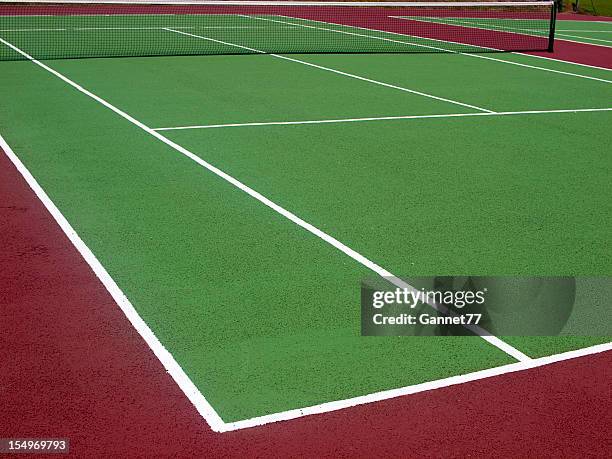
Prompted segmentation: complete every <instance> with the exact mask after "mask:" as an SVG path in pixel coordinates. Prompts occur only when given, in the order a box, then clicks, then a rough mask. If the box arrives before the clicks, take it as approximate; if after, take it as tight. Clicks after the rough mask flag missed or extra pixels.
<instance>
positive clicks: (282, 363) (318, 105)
mask: <svg viewBox="0 0 612 459" xmlns="http://www.w3.org/2000/svg"><path fill="white" fill-rule="evenodd" d="M392 16H395V14H386V12H385V18H386V19H385V21H388V24H390V25H389V31H386V30H384V29H380V28H379V29H371V28H368V27H367V26H365V25H364V26H359V25H356V24H351V25H346V24H337V23H333V22H331V21H322V20H320V19H305V18H304V17H288V16H287V15H285V14H283V15H280V14H279V15H273V14H265V15H263V14H259V15H257V14H255V15H251V16H249V15H248V14H242V13H237V14H224V15H221V17H215V18H214V21H210V22H206V21H202V20H201V18H200V17H191V16H184V15H179V14H177V15H174V16H169V15H159V16H155V17H153V16H146V15H144V14H141V15H140V16H139V15H135V14H125V15H121V16H120V17H116V16H113V15H94V16H93V17H89V18H88V19H87V25H86V26H85V27H82V30H81V29H80V24H82V23H83V22H82V21H83V19H82V16H75V15H68V16H66V17H63V18H60V19H61V20H62V25H61V26H58V17H57V16H48V15H44V14H43V15H41V16H39V17H37V18H33V17H31V16H30V17H28V16H27V15H26V16H22V17H20V18H17V19H16V20H15V19H13V22H11V24H10V25H9V27H4V26H3V27H0V29H2V31H0V46H1V47H2V49H1V50H0V55H2V56H4V57H5V58H6V59H7V60H6V61H3V62H0V73H1V75H2V80H3V81H2V85H0V119H1V121H2V123H1V127H0V135H1V136H2V137H1V139H2V140H1V143H0V147H2V149H4V150H5V152H6V153H7V154H9V156H10V157H11V159H12V161H13V162H14V163H15V164H16V165H17V166H18V167H19V168H20V171H21V173H22V174H23V175H24V176H25V177H26V178H28V179H29V183H30V185H31V186H33V188H34V190H35V191H36V192H37V194H38V196H39V197H40V198H41V199H42V200H43V202H44V203H45V205H46V206H47V207H48V208H49V209H50V210H51V211H52V213H53V214H54V217H55V218H56V219H57V220H58V222H60V224H61V225H62V228H63V229H64V231H66V232H67V234H68V235H69V236H70V237H71V239H72V241H73V243H75V244H76V245H77V247H78V248H79V250H80V251H81V252H82V253H83V254H84V256H85V257H86V260H87V261H88V263H89V264H90V266H91V267H92V269H93V270H94V271H95V272H96V274H97V275H98V277H100V279H101V281H102V282H103V283H104V285H105V286H106V287H107V288H108V290H109V291H110V292H111V294H113V296H114V298H115V299H116V300H117V302H118V304H119V306H120V307H121V308H122V310H123V311H124V312H125V314H126V315H127V316H128V318H129V319H130V321H131V322H132V324H133V325H134V327H135V328H136V329H137V330H138V332H139V333H140V334H141V335H142V336H143V338H144V339H145V340H146V341H147V343H148V344H149V346H150V347H151V348H152V349H153V351H154V352H155V353H156V355H157V357H158V358H159V359H160V360H161V361H162V363H163V364H164V366H165V367H166V369H167V370H168V371H169V373H170V374H171V375H172V377H173V378H174V379H175V380H176V382H177V384H179V386H180V387H181V389H182V390H183V391H184V392H185V393H186V395H187V396H188V397H189V398H190V400H191V401H192V402H193V403H194V405H195V406H196V408H197V409H198V410H199V411H200V413H201V414H202V415H203V416H204V418H205V419H206V421H207V422H208V423H209V424H210V425H211V427H212V428H213V429H215V430H219V431H224V430H235V429H240V428H244V427H252V426H256V425H258V424H263V423H267V422H272V421H277V420H282V419H289V418H292V417H298V416H301V415H303V414H308V413H309V409H305V410H304V408H306V407H315V408H313V409H312V410H311V412H322V411H330V410H333V409H336V406H337V407H340V408H342V407H345V406H350V405H351V404H358V403H365V402H370V401H376V399H377V397H378V398H380V399H383V398H389V397H392V396H395V395H402V394H407V393H411V391H419V390H425V389H432V388H435V387H436V385H439V386H443V385H449V384H455V383H459V382H463V381H464V380H470V378H473V379H480V378H483V377H486V376H490V375H493V374H499V376H497V377H501V378H503V377H505V376H507V375H503V374H501V373H507V372H510V371H516V370H525V371H529V368H531V367H535V366H539V365H543V364H546V363H550V362H553V361H555V359H563V358H569V357H570V356H575V355H582V354H581V353H583V354H588V353H592V352H601V351H602V350H608V349H610V348H611V345H610V338H609V336H576V335H575V334H572V335H567V336H555V337H508V338H503V339H500V338H496V337H488V339H483V338H482V337H479V336H452V337H442V336H436V337H427V338H425V337H385V338H378V337H374V338H369V337H362V336H360V334H359V326H360V317H359V312H360V311H359V301H360V298H359V295H360V290H359V285H360V282H361V280H362V279H364V278H366V277H368V276H371V275H382V276H427V275H456V274H458V273H470V274H472V275H532V276H536V275H565V276H580V275H591V276H608V275H610V272H611V270H610V268H611V266H612V252H611V251H610V244H609V242H610V228H611V227H612V212H611V208H610V199H609V198H610V194H611V191H612V187H611V184H610V180H609V178H610V173H611V169H612V160H611V159H610V155H609V152H610V132H609V128H610V126H611V125H612V72H611V71H610V70H609V69H605V68H598V67H594V66H587V65H578V64H574V63H571V62H563V61H561V60H557V59H547V58H542V57H539V56H534V55H529V54H523V53H511V52H506V53H498V52H480V51H490V49H488V48H490V47H489V46H486V45H483V46H482V49H474V48H475V47H476V45H475V44H474V43H473V42H471V41H470V40H467V41H466V42H463V41H462V40H461V39H460V38H457V39H456V40H452V39H451V37H448V39H444V38H442V37H441V36H435V37H434V36H432V35H429V36H410V35H403V34H400V33H398V32H395V31H394V29H393V27H397V26H396V25H392V24H397V23H400V22H401V19H399V18H397V17H392ZM409 17H410V16H404V18H409ZM66 20H68V23H67V22H66ZM532 20H533V19H532ZM457 21H463V22H466V21H467V22H469V23H470V24H469V25H468V26H467V27H464V24H462V25H461V26H459V28H460V29H465V30H468V31H469V30H470V29H473V25H474V24H476V22H475V21H479V22H478V24H477V26H478V27H479V28H478V30H479V31H480V32H482V31H483V30H484V31H485V33H489V32H492V33H496V32H497V31H499V30H501V31H503V33H504V34H506V33H508V32H509V31H510V30H509V29H510V28H512V27H513V26H511V25H508V24H507V23H504V24H503V25H499V23H495V24H493V25H491V24H492V23H493V21H491V20H489V22H487V19H486V18H484V19H483V18H478V19H473V18H472V19H470V18H469V17H465V16H464V17H462V19H458V18H451V19H449V18H445V17H443V18H439V19H436V20H434V19H431V20H430V19H424V18H420V19H419V20H418V21H416V22H422V23H424V24H427V25H431V24H432V23H436V22H437V23H439V24H440V25H442V26H446V25H449V24H450V25H451V26H452V27H457V24H456V22H457ZM481 21H485V22H484V24H485V26H484V28H483V26H481V24H482V22H481ZM509 21H510V19H509ZM540 21H541V24H540V26H538V30H540V31H541V33H540V32H538V33H537V34H535V35H528V36H529V37H530V39H531V38H533V39H534V40H546V39H547V38H548V22H546V21H544V20H543V19H540ZM0 22H2V19H1V16H0ZM567 22H568V23H567V24H564V21H558V23H557V33H558V36H557V39H562V38H563V34H566V33H567V34H570V35H576V37H572V38H571V39H572V40H574V39H576V40H582V41H584V42H593V43H595V42H596V43H600V42H604V40H605V39H606V38H605V34H606V33H608V32H612V25H610V24H612V23H610V22H607V23H605V22H602V23H584V24H575V23H572V21H567ZM576 22H579V21H576ZM109 24H110V25H109ZM134 24H136V25H134ZM385 24H387V22H385ZM496 24H497V25H496ZM136 27H139V28H138V29H136ZM522 28H524V27H522ZM85 29H87V30H85ZM578 29H580V30H583V31H584V32H574V30H578ZM237 31H238V32H237ZM448 33H449V31H448V30H445V31H444V32H443V34H444V35H445V36H446V34H448ZM466 33H470V32H466ZM58 35H59V36H60V37H62V38H57V37H58ZM504 36H505V35H504ZM577 36H580V37H582V38H580V39H579V38H577ZM89 37H91V38H89ZM279 37H285V38H286V43H289V45H288V46H285V47H284V48H283V49H279V50H278V51H275V50H274V49H270V46H271V45H270V43H274V44H276V43H278V41H277V40H279ZM296 37H297V38H296ZM487 37H489V36H488V35H487ZM600 37H602V38H600ZM567 38H570V36H569V35H568V37H567ZM236 39H240V40H241V41H232V40H236ZM281 39H282V38H281ZM611 39H612V35H611ZM54 40H55V41H54ZM62 40H65V42H66V43H72V44H73V45H74V44H75V43H77V44H79V47H76V46H72V47H71V46H70V45H69V46H68V47H66V46H62V47H58V48H57V49H52V50H50V51H49V50H47V51H46V52H47V54H43V55H41V54H40V53H41V52H42V51H41V49H42V48H41V47H40V46H41V45H42V44H44V43H49V42H52V43H59V42H62ZM343 40H346V41H343ZM100 43H102V48H104V50H103V54H104V56H101V55H100V52H101V51H100V49H101V48H100ZM119 43H120V44H122V45H123V46H125V48H123V49H119V48H118V47H117V44H119ZM487 43H489V42H488V41H487ZM321 44H324V45H323V48H320V49H319V52H314V53H313V52H306V49H305V48H306V47H309V46H310V47H314V46H321ZM325 44H327V45H329V47H328V48H325ZM604 44H605V43H604ZM204 45H205V46H212V47H213V48H214V50H213V51H209V53H208V55H179V56H156V57H143V56H147V55H152V54H155V52H154V51H153V50H154V49H160V48H162V49H180V50H183V49H189V50H192V51H193V52H191V51H189V52H186V53H178V54H198V50H199V49H200V48H199V47H200V46H204ZM523 45H524V43H520V45H519V47H522V46H523ZM404 47H406V48H410V49H411V50H412V51H414V50H416V51H427V52H404V49H403V48H404ZM359 49H366V50H368V51H369V52H359ZM200 52H201V51H200ZM37 53H39V54H37ZM54 53H55V54H54ZM113 53H116V54H117V55H119V54H122V55H123V57H121V58H107V57H106V56H109V55H114V54H113ZM126 54H127V55H126ZM90 56H93V57H90ZM54 57H55V58H54ZM61 57H88V58H86V59H64V58H61ZM29 174H31V176H30V175H29ZM64 219H65V220H64ZM72 230H73V231H72ZM71 231H72V232H71ZM593 319H594V321H595V322H596V321H597V318H593ZM599 320H601V318H599ZM591 325H592V324H591ZM570 326H575V327H580V326H581V324H570ZM572 352H574V353H577V354H572ZM488 372H490V373H488ZM470 375H472V376H470ZM453 378H455V379H453ZM394 390H397V392H393V391H394ZM385 391H391V392H385ZM377 394H378V395H377ZM368 397H369V398H368ZM332 402H335V403H338V405H334V404H333V403H332Z"/></svg>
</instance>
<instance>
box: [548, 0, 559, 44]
mask: <svg viewBox="0 0 612 459" xmlns="http://www.w3.org/2000/svg"><path fill="white" fill-rule="evenodd" d="M558 1H559V0H556V1H555V2H554V3H553V5H552V8H551V9H550V29H549V32H548V52H549V53H552V52H553V51H554V48H555V25H556V23H557V2H558Z"/></svg>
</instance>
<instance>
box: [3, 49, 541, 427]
mask: <svg viewBox="0 0 612 459" xmlns="http://www.w3.org/2000/svg"><path fill="white" fill-rule="evenodd" d="M0 43H3V44H5V45H6V46H8V47H9V48H11V49H13V50H14V51H16V52H18V53H19V54H21V55H22V56H24V57H25V58H26V59H29V60H30V61H31V62H32V63H34V64H36V65H37V66H39V67H40V68H42V69H44V70H46V71H47V72H49V73H50V74H52V75H54V76H55V77H57V78H59V79H60V80H62V81H63V82H65V83H67V84H68V85H70V86H71V87H73V88H74V89H76V90H77V91H79V92H81V93H82V94H84V95H86V96H88V97H90V98H91V99H93V100H95V101H96V102H98V103H99V104H101V105H103V106H104V107H106V108H108V109H109V110H111V111H113V112H114V113H116V114H117V115H119V116H120V117H122V118H124V119H125V120H127V121H129V122H130V123H132V124H134V125H135V126H137V127H138V128H140V129H142V130H143V131H145V132H146V133H148V134H150V135H151V136H152V137H155V138H156V139H157V140H159V141H161V142H163V143H164V144H166V145H168V146H169V147H171V148H172V149H174V150H176V151H177V152H179V153H181V154H182V155H184V156H186V157H188V158H189V159H191V160H193V161H194V162H195V163H197V164H199V165H200V166H202V167H204V168H205V169H207V170H208V171H210V172H212V173H213V174H215V175H217V176H218V177H220V178H221V179H223V180H225V181H227V182H228V183H230V184H231V185H233V186H235V187H236V188H238V189H240V190H242V191H243V192H245V193H246V194H248V195H249V196H251V197H252V198H254V199H256V200H257V201H259V202H260V203H262V204H264V205H265V206H267V207H269V208H270V209H272V210H274V211H275V212H277V213H278V214H280V215H282V216H283V217H285V218H287V219H288V220H290V221H292V222H293V223H295V224H296V225H298V226H300V227H301V228H303V229H305V230H306V231H308V232H310V233H311V234H313V235H314V236H317V237H319V238H320V239H322V240H323V241H325V242H327V243H328V244H330V245H331V246H333V247H335V248H336V249H338V250H339V251H341V252H343V253H344V254H346V255H347V256H349V257H350V258H352V259H353V260H355V261H356V262H358V263H360V264H362V265H363V266H365V267H366V268H368V269H370V270H372V271H373V272H375V273H376V274H378V275H379V276H381V277H385V278H388V280H389V282H391V283H392V284H394V285H395V286H397V287H399V288H403V289H408V290H409V291H414V292H416V289H415V288H414V287H412V286H410V285H409V284H407V283H406V282H404V281H402V280H401V279H399V278H398V277H396V276H394V275H393V274H392V273H390V272H389V271H387V270H385V269H383V268H382V267H380V266H379V265H377V264H375V263H374V262H372V261H371V260H369V259H367V258H366V257H364V256H363V255H361V254H360V253H358V252H356V251H355V250H353V249H351V248H349V247H348V246H346V245H344V244H343V243H342V242H340V241H339V240H337V239H335V238H334V237H333V236H330V235H329V234H327V233H325V232H323V231H322V230H320V229H319V228H317V227H315V226H314V225H312V224H310V223H308V222H306V221H305V220H302V219H301V218H300V217H298V216H297V215H295V214H293V213H292V212H290V211H288V210H286V209H285V208H283V207H281V206H280V205H278V204H276V203H275V202H273V201H271V200H270V199H268V198H267V197H265V196H264V195H262V194H261V193H259V192H257V191H255V190H254V189H252V188H250V187H249V186H247V185H245V184H244V183H242V182H240V181H239V180H238V179H236V178H234V177H232V176H231V175H229V174H227V173H225V172H224V171H222V170H221V169H219V168H217V167H215V166H213V165H212V164H210V163H208V162H206V161H204V160H203V159H202V158H200V157H199V156H197V155H196V154H194V153H192V152H191V151H189V150H187V149H186V148H184V147H182V146H181V145H179V144H177V143H175V142H173V141H171V140H170V139H168V138H167V137H164V136H163V135H162V134H160V133H158V132H156V131H154V130H152V129H151V128H149V127H148V126H146V125H145V124H143V123H142V122H140V121H138V120H137V119H135V118H134V117H132V116H130V115H129V114H127V113H126V112H124V111H122V110H121V109H119V108H117V107H115V106H114V105H112V104H111V103H110V102H107V101H106V100H104V99H102V98H101V97H99V96H97V95H96V94H94V93H92V92H90V91H88V90H87V89H85V88H83V87H82V86H80V85H79V84H77V83H75V82H74V81H72V80H71V79H69V78H68V77H66V76H65V75H63V74H62V73H60V72H58V71H57V70H54V69H53V68H51V67H49V66H48V65H46V64H43V63H42V62H40V61H38V60H36V59H34V58H33V57H32V56H30V55H29V54H27V53H26V52H25V51H23V50H21V49H19V48H17V47H16V46H14V45H13V44H11V43H9V42H7V41H6V40H4V39H2V38H0ZM1 146H5V147H7V149H9V150H10V148H9V147H8V145H7V144H6V142H4V140H2V144H1ZM12 159H14V160H15V161H16V164H20V169H19V170H20V172H21V173H22V175H24V177H29V179H30V181H29V182H28V183H30V184H31V186H33V185H35V186H36V187H37V188H36V190H35V191H37V192H38V193H37V195H39V197H40V196H42V197H43V198H44V199H45V201H44V203H45V205H46V206H48V207H47V208H49V209H54V210H53V212H54V213H53V214H52V215H53V216H54V218H56V220H57V221H58V223H60V222H61V223H60V226H61V227H62V229H63V230H64V232H65V233H66V234H67V235H68V237H69V238H70V240H71V241H72V243H73V244H74V245H75V247H77V249H79V251H80V252H81V254H82V255H83V257H84V258H86V260H87V262H88V263H89V265H90V266H91V267H92V269H93V270H94V272H95V273H96V275H97V276H98V277H99V278H100V279H101V281H102V282H103V284H104V286H105V287H106V288H107V290H108V291H109V292H110V293H111V295H113V298H114V299H115V301H117V303H118V304H119V305H120V307H121V309H122V311H123V312H124V314H126V317H128V319H129V320H130V322H131V323H132V324H133V326H134V328H135V329H136V330H137V331H138V332H139V333H140V335H141V336H142V337H143V339H144V340H145V342H146V343H147V344H148V345H149V346H150V347H151V349H152V350H153V352H154V353H155V355H156V356H157V357H158V359H159V360H160V361H161V362H162V364H163V365H164V367H165V368H166V369H167V371H168V373H170V375H171V376H172V377H173V379H174V380H175V381H176V382H177V384H178V385H179V387H180V388H181V390H183V392H184V393H185V394H186V395H187V397H188V398H189V400H190V401H191V402H192V403H193V405H194V406H195V407H196V409H197V410H198V412H199V413H200V414H201V415H202V417H204V419H205V420H206V421H207V422H208V424H209V425H210V427H211V428H212V429H213V430H215V431H218V432H222V431H227V430H231V429H229V428H228V427H227V426H228V424H226V423H224V422H223V421H222V420H221V418H220V416H219V415H218V414H217V412H216V411H215V410H214V409H213V407H212V406H211V405H210V403H209V402H208V401H207V400H206V398H205V397H204V395H203V394H202V393H201V392H200V391H199V390H198V388H197V387H196V386H195V385H194V384H193V382H192V381H191V380H190V379H189V377H188V376H187V375H186V374H185V373H184V371H183V370H182V368H181V367H180V366H179V365H178V363H177V362H176V361H175V360H174V358H173V357H172V355H171V354H170V353H169V352H168V351H167V350H166V349H165V348H164V347H163V346H162V345H161V343H160V342H159V340H158V339H157V338H156V337H155V335H154V334H153V332H152V331H151V330H150V329H149V328H148V326H147V325H146V323H145V322H144V321H143V320H142V318H140V316H139V315H138V313H137V312H136V310H135V309H134V307H133V306H132V304H131V303H130V302H129V300H128V299H127V297H126V296H125V295H124V294H123V292H122V291H121V290H120V289H119V287H118V286H117V284H116V283H115V282H114V281H113V279H112V278H111V277H110V275H109V274H108V273H107V272H106V270H105V269H104V267H103V266H102V265H101V264H100V262H99V261H98V260H97V259H96V257H95V256H94V255H93V253H92V252H91V250H89V248H88V247H87V246H86V245H85V244H84V243H83V241H82V240H81V239H80V237H79V236H78V235H77V234H76V232H75V231H74V229H73V228H72V227H71V226H70V225H69V223H68V222H67V221H66V219H65V218H64V217H63V216H62V215H61V213H60V212H59V210H58V209H57V207H55V205H54V204H53V203H52V202H51V200H50V199H49V198H48V196H47V195H46V194H45V193H44V191H43V190H42V188H40V186H38V184H37V183H36V181H35V179H34V177H33V176H32V175H31V174H30V173H29V171H27V169H26V168H25V166H24V165H23V164H21V161H19V159H18V158H17V156H16V155H15V154H14V153H13V154H12ZM43 198H41V200H42V199H43ZM428 304H429V305H430V306H432V307H433V308H434V309H439V307H438V305H436V304H435V303H428ZM467 328H470V329H471V330H472V331H476V329H475V328H473V327H467ZM481 338H482V339H484V340H485V341H487V342H488V343H489V344H491V345H493V346H495V347H497V348H498V349H500V350H501V351H503V352H505V353H506V354H508V355H509V356H511V357H512V358H514V359H515V360H518V361H519V362H522V363H526V362H531V361H532V359H531V358H530V357H528V356H527V355H525V354H523V353H522V352H521V351H519V350H518V349H516V348H514V347H512V346H511V345H509V344H508V343H506V342H504V341H502V340H501V339H499V338H497V337H495V336H481Z"/></svg>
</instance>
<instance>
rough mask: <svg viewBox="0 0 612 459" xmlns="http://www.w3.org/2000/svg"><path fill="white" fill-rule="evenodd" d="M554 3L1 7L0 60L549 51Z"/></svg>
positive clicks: (47, 4)
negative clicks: (257, 54) (271, 54)
mask: <svg viewBox="0 0 612 459" xmlns="http://www.w3.org/2000/svg"><path fill="white" fill-rule="evenodd" d="M554 24H555V8H554V2H553V1H537V2H440V3H437V2H436V3H430V2H427V3H423V2H417V3H412V2H411V3H407V2H368V1H364V2H353V1H351V2H311V1H304V2H294V1H231V0H230V1H201V2H180V1H177V2H156V1H153V2H150V1H149V2H141V1H136V0H135V1H124V2H105V1H95V2H89V3H88V2H42V1H39V2H21V1H3V0H1V1H0V60H21V59H29V58H34V59H66V58H89V57H129V56H172V55H213V54H254V53H255V54H256V53H283V54H289V53H418V52H430V53H431V52H491V51H537V50H548V51H552V48H553V40H554Z"/></svg>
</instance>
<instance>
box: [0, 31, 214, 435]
mask: <svg viewBox="0 0 612 459" xmlns="http://www.w3.org/2000/svg"><path fill="white" fill-rule="evenodd" d="M0 42H2V43H4V44H7V42H5V41H4V40H3V39H2V38H0ZM9 46H10V45H9ZM13 49H15V48H13ZM15 50H16V51H17V49H15ZM17 52H19V51H17ZM30 60H32V59H30ZM32 62H35V61H34V60H32ZM38 64H39V65H41V66H43V64H40V63H38ZM43 68H45V67H43ZM49 70H50V69H49ZM52 73H53V71H52ZM0 149H2V150H4V152H5V153H6V155H7V156H8V158H9V159H10V160H11V162H12V163H13V164H14V165H15V167H16V168H17V170H18V171H19V173H20V174H21V175H22V176H23V178H24V179H25V181H26V182H27V183H28V185H29V186H30V188H31V189H32V191H34V193H35V194H36V196H37V197H38V199H40V201H41V202H42V203H43V205H44V206H45V207H46V208H47V210H48V211H49V213H50V214H51V216H52V217H53V219H54V220H55V221H56V222H57V224H58V225H59V226H60V228H61V229H62V231H63V232H64V234H65V235H66V236H67V237H68V239H69V240H70V242H71V243H72V245H74V247H75V248H76V249H77V250H78V251H79V253H80V254H81V256H82V257H83V259H84V260H85V261H86V262H87V264H88V265H89V267H90V268H91V270H92V271H93V272H94V274H95V275H96V277H97V278H98V279H100V282H102V285H104V287H105V288H106V290H107V291H108V292H109V293H110V295H111V296H112V297H113V299H114V300H115V302H116V303H117V305H118V306H119V308H121V310H122V311H123V313H124V314H125V316H126V317H127V318H128V320H129V321H130V323H131V324H132V326H133V327H134V328H135V329H136V331H137V332H138V333H139V334H140V336H142V338H143V339H144V340H145V342H146V343H147V345H148V346H149V347H150V348H151V350H152V351H153V353H154V354H155V356H156V357H157V358H158V360H159V361H160V362H161V364H162V365H163V366H164V368H165V369H166V371H167V372H168V373H169V374H170V376H171V377H172V379H174V381H175V382H176V384H177V385H178V386H179V387H180V388H181V390H182V391H183V393H184V394H185V395H186V396H187V398H188V399H189V400H190V401H191V403H192V404H193V405H194V406H195V408H196V409H197V410H198V413H200V415H201V416H202V417H203V418H204V419H206V422H207V423H208V425H210V428H211V429H213V430H215V431H217V432H220V431H222V430H223V429H224V426H225V423H224V422H223V420H222V419H221V417H220V416H219V415H218V414H217V412H216V411H215V410H214V408H213V407H212V406H211V405H210V403H208V401H207V400H206V399H205V398H204V396H203V395H202V394H201V393H200V390H199V389H198V388H197V387H196V386H195V384H193V382H192V381H191V379H189V377H188V376H187V374H185V372H184V371H183V369H182V368H181V366H180V365H179V364H178V363H177V361H176V360H175V359H174V357H173V356H172V354H170V352H168V350H167V349H166V348H165V347H164V345H163V344H162V343H161V342H160V341H159V339H158V338H157V336H155V333H153V331H152V330H151V329H150V328H149V326H148V325H147V323H146V322H145V321H144V320H143V319H142V317H140V315H139V314H138V312H136V309H135V308H134V306H133V305H132V303H131V302H130V300H129V299H128V298H127V297H126V296H125V294H124V293H123V291H122V290H121V288H119V286H118V285H117V283H116V282H115V281H114V280H113V278H112V277H111V276H110V274H109V273H108V271H106V269H105V268H104V266H102V264H101V263H100V261H99V260H98V259H97V258H96V256H95V255H94V253H93V252H92V251H91V249H90V248H89V247H87V245H86V244H85V242H83V240H82V239H81V237H80V236H79V235H78V234H77V232H76V231H75V230H74V228H73V227H72V225H70V223H69V222H68V220H66V217H64V215H63V214H62V212H61V211H60V210H59V209H58V208H57V206H56V205H55V204H54V203H53V201H52V200H51V198H49V196H48V195H47V193H45V191H44V190H43V189H42V187H41V186H40V185H39V184H38V182H37V181H36V179H35V178H34V176H33V175H32V174H31V173H30V171H29V170H28V169H27V167H26V166H25V165H24V164H23V162H22V161H21V160H20V159H19V158H18V157H17V155H16V154H15V153H14V152H13V150H12V149H11V147H10V146H9V144H8V143H6V141H5V140H4V138H3V137H2V136H1V135H0Z"/></svg>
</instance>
